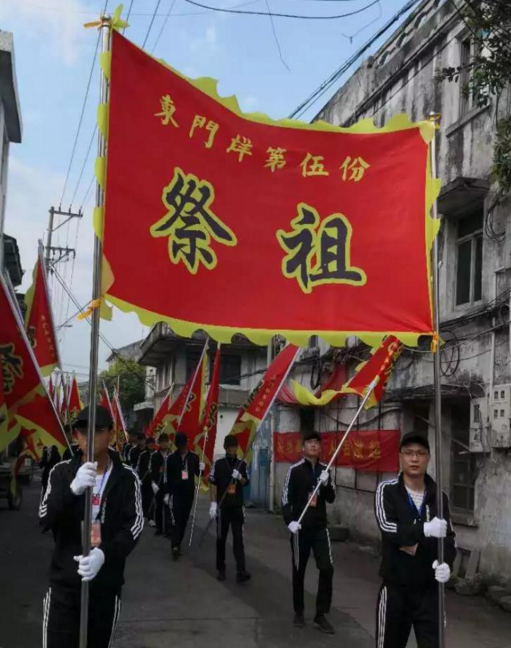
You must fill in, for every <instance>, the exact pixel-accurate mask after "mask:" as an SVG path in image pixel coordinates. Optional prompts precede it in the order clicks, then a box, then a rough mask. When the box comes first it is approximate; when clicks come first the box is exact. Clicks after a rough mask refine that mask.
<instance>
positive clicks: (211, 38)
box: [190, 24, 218, 53]
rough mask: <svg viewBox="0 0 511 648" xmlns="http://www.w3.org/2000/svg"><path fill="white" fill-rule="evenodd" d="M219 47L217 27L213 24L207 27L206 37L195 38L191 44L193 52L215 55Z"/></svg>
mask: <svg viewBox="0 0 511 648" xmlns="http://www.w3.org/2000/svg"><path fill="white" fill-rule="evenodd" d="M217 47H218V32H217V29H216V26H215V25H213V24H211V25H208V27H206V32H205V33H204V36H201V37H200V38H195V39H193V40H192V41H191V42H190V50H191V51H192V52H199V51H200V52H203V51H207V52H209V53H213V52H215V51H216V50H217Z"/></svg>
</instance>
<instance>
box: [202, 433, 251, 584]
mask: <svg viewBox="0 0 511 648" xmlns="http://www.w3.org/2000/svg"><path fill="white" fill-rule="evenodd" d="M224 449H225V457H222V458H220V459H217V460H216V461H215V462H214V464H213V466H212V468H211V473H210V475H209V483H210V497H211V505H210V508H209V516H210V518H211V519H212V520H214V519H215V518H216V568H217V572H218V574H217V579H218V580H219V581H224V580H225V544H226V542H227V536H228V535H229V528H230V527H231V528H232V543H233V553H234V559H235V560H236V572H237V574H236V580H237V581H238V583H243V582H245V581H247V580H249V579H250V574H249V573H248V572H247V569H246V564H245V547H244V545H243V525H244V523H245V507H244V499H243V488H244V487H245V486H246V485H247V484H248V483H249V480H248V475H247V464H246V463H245V462H244V461H242V460H241V459H238V455H237V452H238V439H237V438H236V437H235V436H234V435H231V434H228V435H227V436H226V437H225V440H224Z"/></svg>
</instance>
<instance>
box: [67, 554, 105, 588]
mask: <svg viewBox="0 0 511 648" xmlns="http://www.w3.org/2000/svg"><path fill="white" fill-rule="evenodd" d="M74 559H75V560H76V562H77V563H78V573H79V574H80V576H81V577H82V581H91V580H92V579H93V578H96V576H97V575H98V572H99V570H100V569H101V567H103V563H104V562H105V554H104V553H103V552H102V551H101V549H99V548H98V547H94V549H92V551H91V552H90V554H89V555H88V556H87V557H85V558H84V557H83V556H75V557H74Z"/></svg>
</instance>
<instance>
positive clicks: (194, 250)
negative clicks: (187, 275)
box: [150, 167, 238, 274]
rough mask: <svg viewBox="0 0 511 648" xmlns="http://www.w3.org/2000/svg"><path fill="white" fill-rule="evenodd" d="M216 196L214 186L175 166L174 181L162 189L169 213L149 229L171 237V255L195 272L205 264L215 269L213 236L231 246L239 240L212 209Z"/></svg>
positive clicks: (210, 268)
mask: <svg viewBox="0 0 511 648" xmlns="http://www.w3.org/2000/svg"><path fill="white" fill-rule="evenodd" d="M214 199H215V191H214V188H213V185H211V184H210V183H209V182H206V181H205V180H199V179H198V178H197V177H196V176H194V175H193V174H191V173H189V174H185V173H184V171H182V170H181V169H179V168H178V167H176V169H175V171H174V177H173V179H172V182H171V183H170V184H169V185H168V186H167V187H165V189H164V191H163V197H162V200H163V204H164V205H165V207H166V208H167V210H168V211H167V213H166V214H165V216H164V217H163V218H161V219H160V220H159V221H158V222H157V223H155V224H154V225H152V227H151V228H150V231H151V235H152V236H154V237H160V236H168V237H169V243H168V246H169V257H170V260H171V261H172V263H175V264H176V265H177V264H178V263H179V262H180V261H182V262H183V263H184V264H185V265H186V267H187V268H188V270H189V271H190V272H191V273H192V274H196V273H197V270H198V269H199V266H200V264H201V263H202V264H203V265H204V266H205V267H206V268H207V269H208V270H212V269H213V268H214V267H215V266H216V264H217V263H218V259H217V255H216V253H215V251H214V250H213V249H212V248H211V245H210V244H211V239H212V238H213V239H215V241H218V242H219V243H222V244H223V245H227V246H229V247H232V246H234V245H236V244H237V243H238V240H237V238H236V236H235V235H234V233H233V232H232V230H231V229H230V228H229V227H227V225H225V224H224V223H222V221H221V220H220V219H219V218H218V216H216V215H215V214H214V213H213V212H212V211H211V204H212V203H213V201H214Z"/></svg>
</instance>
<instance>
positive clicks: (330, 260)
mask: <svg viewBox="0 0 511 648" xmlns="http://www.w3.org/2000/svg"><path fill="white" fill-rule="evenodd" d="M291 226H292V228H293V230H292V231H291V232H285V231H284V230H278V231H277V234H276V236H277V239H278V241H279V243H280V246H281V248H282V249H283V250H284V251H285V252H286V256H285V257H284V259H283V260H282V272H283V274H284V276H285V277H286V278H288V279H296V281H297V282H298V285H299V286H300V288H301V289H302V290H303V292H304V293H311V292H312V289H313V288H315V287H316V286H319V285H322V284H350V285H352V286H363V285H364V284H365V283H366V282H367V276H366V273H365V272H364V271H363V270H362V269H361V268H356V267H354V266H352V265H351V236H352V227H351V223H350V222H349V220H348V219H347V218H346V216H344V215H343V214H331V215H330V216H327V217H326V218H325V219H324V220H323V222H321V223H320V217H319V214H318V212H317V211H316V210H315V209H314V208H313V207H310V206H309V205H306V204H305V203H300V204H299V205H298V216H297V217H296V218H294V219H293V220H292V221H291Z"/></svg>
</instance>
